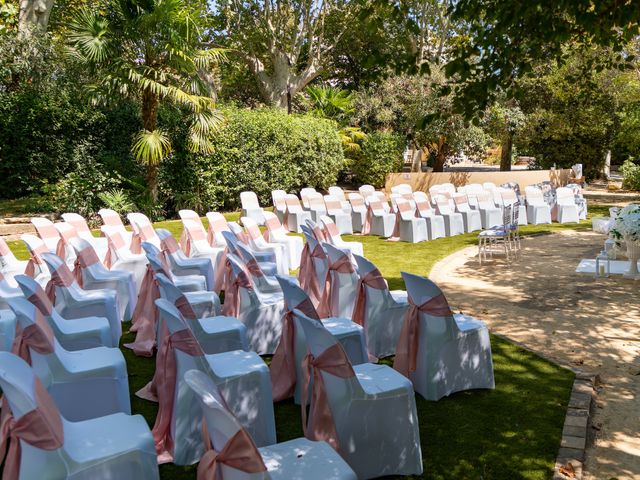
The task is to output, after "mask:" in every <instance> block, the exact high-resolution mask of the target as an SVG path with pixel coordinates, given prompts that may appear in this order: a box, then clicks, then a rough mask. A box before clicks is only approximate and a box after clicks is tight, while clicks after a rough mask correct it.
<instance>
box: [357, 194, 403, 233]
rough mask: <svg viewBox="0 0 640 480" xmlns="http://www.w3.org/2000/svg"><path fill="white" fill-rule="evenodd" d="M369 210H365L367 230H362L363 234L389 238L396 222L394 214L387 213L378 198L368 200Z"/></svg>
mask: <svg viewBox="0 0 640 480" xmlns="http://www.w3.org/2000/svg"><path fill="white" fill-rule="evenodd" d="M368 208H369V211H368V212H367V215H368V218H369V219H370V221H369V222H368V223H369V225H370V227H369V232H365V231H363V232H362V233H363V234H364V235H377V236H380V237H384V238H389V237H391V236H392V235H393V231H394V230H395V224H396V216H395V215H394V214H393V213H389V212H387V211H386V210H385V209H384V205H383V203H382V202H380V201H379V200H377V199H376V200H370V201H369V207H368Z"/></svg>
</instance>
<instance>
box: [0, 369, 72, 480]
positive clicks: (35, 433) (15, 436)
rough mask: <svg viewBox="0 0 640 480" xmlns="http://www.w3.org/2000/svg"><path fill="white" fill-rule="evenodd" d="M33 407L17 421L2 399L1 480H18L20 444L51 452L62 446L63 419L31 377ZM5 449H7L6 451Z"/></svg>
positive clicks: (6, 402)
mask: <svg viewBox="0 0 640 480" xmlns="http://www.w3.org/2000/svg"><path fill="white" fill-rule="evenodd" d="M33 392H34V397H35V398H34V399H35V403H36V407H35V408H34V409H33V410H31V411H29V412H27V413H25V414H24V415H23V416H22V417H20V418H19V419H18V420H16V419H15V418H14V417H13V415H12V414H11V413H10V412H9V410H10V408H9V402H8V401H7V400H6V399H4V400H3V402H2V412H1V413H0V464H2V462H3V461H4V472H3V474H2V479H3V480H18V478H19V476H20V460H21V456H22V448H21V446H20V441H21V440H22V441H23V442H25V443H27V444H29V445H31V446H33V447H35V448H39V449H42V450H47V451H53V450H57V449H59V448H62V446H63V445H64V429H63V426H62V418H61V417H60V412H59V411H58V408H57V407H56V404H55V403H54V401H53V399H52V398H51V396H49V393H48V392H47V391H46V390H45V388H44V387H43V386H42V383H41V382H40V379H39V378H38V377H36V376H35V375H34V377H33ZM7 445H8V449H7Z"/></svg>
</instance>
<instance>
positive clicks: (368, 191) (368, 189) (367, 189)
mask: <svg viewBox="0 0 640 480" xmlns="http://www.w3.org/2000/svg"><path fill="white" fill-rule="evenodd" d="M375 191H376V189H375V188H374V186H373V185H361V186H360V187H359V188H358V192H360V195H362V196H363V197H364V198H367V197H368V196H369V195H372V194H373V193H375Z"/></svg>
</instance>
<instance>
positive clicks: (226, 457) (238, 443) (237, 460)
mask: <svg viewBox="0 0 640 480" xmlns="http://www.w3.org/2000/svg"><path fill="white" fill-rule="evenodd" d="M204 431H205V434H206V429H205V430H204ZM204 440H205V442H204V443H205V445H206V449H205V452H204V455H203V456H202V458H201V459H200V463H199V464H198V480H223V476H222V473H221V472H220V471H219V470H220V469H219V468H218V467H219V466H220V465H227V466H228V467H231V468H235V469H236V470H240V471H241V472H245V473H249V474H251V473H260V472H266V471H267V467H266V466H265V464H264V461H263V460H262V456H261V455H260V452H259V450H258V448H257V447H256V444H255V443H254V442H253V440H252V439H251V436H249V434H248V433H247V431H246V430H245V429H244V428H240V430H238V431H237V432H236V433H235V435H233V437H231V438H230V439H229V440H228V441H227V443H226V445H225V446H224V448H223V449H222V451H221V452H217V451H215V450H214V449H213V448H212V447H211V442H210V441H209V437H208V435H207V438H205V439H204Z"/></svg>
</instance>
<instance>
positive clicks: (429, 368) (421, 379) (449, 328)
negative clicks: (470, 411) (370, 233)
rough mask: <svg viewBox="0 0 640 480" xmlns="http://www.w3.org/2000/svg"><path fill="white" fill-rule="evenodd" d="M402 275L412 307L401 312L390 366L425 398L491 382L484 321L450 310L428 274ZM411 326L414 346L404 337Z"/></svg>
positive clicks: (489, 348)
mask: <svg viewBox="0 0 640 480" xmlns="http://www.w3.org/2000/svg"><path fill="white" fill-rule="evenodd" d="M402 278H403V279H404V281H405V284H406V286H407V291H408V292H409V303H410V304H411V305H413V306H414V307H415V308H414V309H412V310H410V311H409V314H407V316H406V317H405V321H404V325H403V331H402V333H401V335H400V341H399V342H398V346H397V348H396V359H395V362H394V368H395V369H397V370H398V371H400V372H401V373H403V374H404V375H406V376H408V377H409V379H411V382H412V383H413V387H414V389H415V391H416V392H417V393H419V394H420V395H422V396H423V397H424V398H426V399H427V400H439V399H440V398H442V397H446V396H447V395H451V394H452V393H454V392H459V391H462V390H470V389H474V388H495V382H494V378H493V361H492V357H491V341H490V339H489V331H488V329H487V326H486V325H485V324H484V323H483V322H481V321H480V320H477V319H475V318H473V317H470V316H467V315H461V314H460V315H456V314H453V313H452V312H451V309H450V308H449V304H448V303H447V300H446V299H445V297H444V295H443V293H442V291H441V290H440V289H439V288H438V287H437V286H436V284H434V283H433V282H432V281H431V280H429V279H427V278H422V277H418V276H416V275H411V274H408V273H405V272H402ZM414 313H415V314H414ZM414 327H415V328H417V330H418V335H419V341H418V346H417V349H416V350H413V349H412V347H411V345H412V342H411V341H410V340H409V336H410V335H409V330H411V329H412V328H414ZM414 366H415V368H414Z"/></svg>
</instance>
